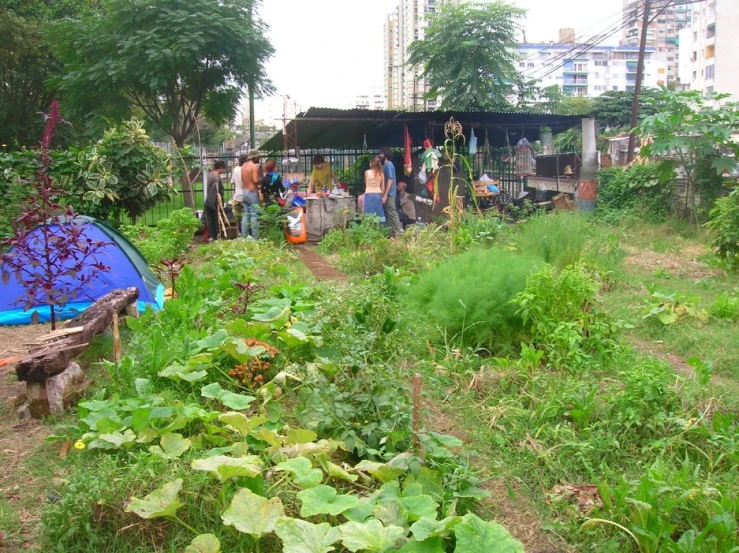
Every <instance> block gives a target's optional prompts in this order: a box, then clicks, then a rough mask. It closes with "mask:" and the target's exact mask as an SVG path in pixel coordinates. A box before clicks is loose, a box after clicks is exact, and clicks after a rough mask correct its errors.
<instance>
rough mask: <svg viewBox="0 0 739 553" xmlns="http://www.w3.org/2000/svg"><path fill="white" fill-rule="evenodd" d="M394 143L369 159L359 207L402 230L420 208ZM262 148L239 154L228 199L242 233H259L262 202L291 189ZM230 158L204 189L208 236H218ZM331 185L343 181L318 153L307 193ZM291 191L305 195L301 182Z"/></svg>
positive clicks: (395, 230) (266, 203)
mask: <svg viewBox="0 0 739 553" xmlns="http://www.w3.org/2000/svg"><path fill="white" fill-rule="evenodd" d="M392 155H393V154H392V149H390V148H382V150H381V151H380V153H379V154H378V155H377V156H376V157H374V158H372V159H371V160H370V168H369V169H368V170H367V171H365V174H364V184H365V191H364V194H362V195H361V196H359V198H358V207H359V211H360V212H362V213H371V214H374V215H376V216H377V217H379V219H380V221H382V222H384V223H385V224H386V225H387V226H388V227H389V228H390V232H391V234H392V236H396V235H397V234H399V233H401V232H403V230H404V228H405V227H407V226H408V225H412V224H413V223H415V222H416V208H415V205H414V202H413V199H412V197H411V195H410V194H408V192H407V185H406V183H404V182H398V181H397V176H396V172H395V165H394V164H393V162H392ZM262 157H263V155H262V152H260V151H259V150H250V151H249V153H248V154H246V155H242V156H241V157H239V165H238V167H235V168H234V170H233V173H232V174H231V183H232V184H233V185H234V195H233V197H232V198H231V200H230V201H229V204H230V205H231V206H232V208H233V214H234V217H235V218H236V220H237V221H239V219H240V220H241V225H240V228H238V232H239V234H240V235H241V236H242V237H243V238H253V239H255V240H256V239H257V238H259V216H260V214H261V211H262V207H267V206H270V205H274V204H277V203H279V202H280V199H281V197H282V196H283V194H284V192H285V191H286V189H285V185H284V183H283V181H282V177H281V176H280V174H279V173H278V172H277V163H276V162H275V161H274V160H269V161H267V162H266V163H265V164H264V166H262ZM226 167H227V166H226V162H225V161H222V160H218V161H216V162H215V163H214V164H213V170H212V171H211V172H210V174H209V176H208V185H207V187H206V191H205V202H204V204H205V205H204V209H203V214H204V216H205V221H206V225H207V227H208V241H209V242H212V241H213V240H216V239H217V238H218V234H219V231H218V229H219V223H218V213H219V210H220V209H222V208H223V207H224V206H223V205H222V204H221V205H219V198H220V199H221V200H220V201H222V198H223V194H224V190H223V181H222V178H221V175H223V173H224V172H225V171H226ZM329 186H337V187H338V186H339V180H338V178H337V177H336V175H335V174H334V172H333V170H332V168H331V163H330V162H328V161H326V159H325V158H324V156H322V155H320V154H319V155H316V156H314V157H313V170H312V171H311V174H310V178H309V181H308V195H309V196H310V195H313V194H315V193H316V192H317V191H327V190H328V188H329ZM291 188H293V190H292V194H293V195H295V196H302V195H303V194H301V193H300V192H298V190H297V183H294V184H292V185H291Z"/></svg>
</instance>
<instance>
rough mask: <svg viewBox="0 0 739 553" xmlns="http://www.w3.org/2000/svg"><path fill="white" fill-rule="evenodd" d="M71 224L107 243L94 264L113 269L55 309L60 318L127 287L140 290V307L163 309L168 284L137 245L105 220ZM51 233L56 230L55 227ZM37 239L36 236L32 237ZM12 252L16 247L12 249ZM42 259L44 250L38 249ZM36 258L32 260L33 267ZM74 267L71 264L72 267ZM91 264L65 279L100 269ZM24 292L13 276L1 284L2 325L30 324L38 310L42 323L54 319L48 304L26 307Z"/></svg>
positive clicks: (39, 244) (78, 220) (87, 219)
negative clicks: (51, 316)
mask: <svg viewBox="0 0 739 553" xmlns="http://www.w3.org/2000/svg"><path fill="white" fill-rule="evenodd" d="M67 224H78V225H82V226H83V232H84V235H85V236H86V237H87V238H90V239H91V240H96V241H97V240H99V241H102V242H105V243H106V246H105V247H104V248H102V249H101V250H100V251H99V252H98V253H97V254H96V255H95V256H94V259H90V260H89V263H90V264H92V263H94V262H96V261H99V262H101V263H102V264H104V265H105V266H107V267H109V269H110V270H109V271H105V272H101V273H100V274H99V275H97V278H95V279H93V280H92V281H91V282H90V287H89V289H86V290H84V291H83V292H82V293H80V294H79V295H78V297H77V298H72V299H70V301H69V303H67V304H66V306H64V307H63V308H59V307H57V308H55V311H56V317H57V319H59V320H62V319H71V318H73V317H75V316H77V315H78V314H79V313H81V312H82V311H84V310H85V309H87V308H88V307H90V306H91V305H92V304H93V303H94V302H95V301H96V300H98V299H100V298H102V297H103V296H105V295H107V294H110V293H111V292H113V291H115V290H119V289H125V288H137V289H138V307H139V310H140V311H143V310H144V309H146V308H147V307H148V308H154V309H159V308H162V307H163V306H164V285H163V284H162V283H161V282H159V279H157V277H156V276H155V275H154V273H152V271H151V269H150V268H149V265H148V264H147V262H146V259H144V256H143V255H141V252H139V251H138V250H137V249H136V247H135V246H134V245H133V244H131V242H129V241H128V240H127V239H126V238H125V237H124V236H123V235H121V234H120V233H119V232H118V231H116V230H115V229H114V228H112V227H110V226H108V225H106V224H105V223H103V222H102V221H98V220H96V219H92V218H91V217H84V216H78V217H76V218H75V219H74V221H71V222H70V223H67ZM40 232H41V227H38V228H36V229H34V231H33V233H40ZM51 232H52V233H53V232H54V226H52V229H51ZM31 239H33V236H31ZM41 247H42V241H41V240H38V241H37V248H39V249H40V248H41ZM11 252H12V250H11ZM37 254H38V257H39V258H41V257H42V254H43V252H41V251H38V252H37ZM33 261H34V260H31V259H29V260H28V264H29V266H31V265H32V263H33ZM70 269H71V267H70ZM96 270H97V269H95V268H94V267H92V266H91V265H90V266H88V267H85V268H83V270H82V271H81V272H80V273H78V274H77V275H70V276H67V277H65V278H68V279H70V280H74V279H76V278H80V277H81V276H82V275H83V274H85V272H86V271H96ZM23 295H24V290H23V287H22V286H21V284H20V283H19V282H17V281H16V279H15V278H13V277H12V276H11V278H10V280H9V281H8V283H7V284H1V283H0V325H22V324H30V323H31V318H32V315H33V313H34V312H37V313H38V316H39V321H40V322H48V321H49V320H50V311H49V309H48V307H47V306H46V305H45V304H44V303H43V302H42V301H40V300H38V301H36V302H34V303H33V305H31V306H30V308H29V309H23V307H24V306H23V305H22V304H20V303H18V299H19V298H21V297H22V296H23Z"/></svg>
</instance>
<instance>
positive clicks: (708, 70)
mask: <svg viewBox="0 0 739 553" xmlns="http://www.w3.org/2000/svg"><path fill="white" fill-rule="evenodd" d="M713 68H714V66H713V65H706V79H707V80H708V79H713Z"/></svg>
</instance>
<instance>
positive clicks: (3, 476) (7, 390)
mask: <svg viewBox="0 0 739 553" xmlns="http://www.w3.org/2000/svg"><path fill="white" fill-rule="evenodd" d="M49 332H50V326H49V325H30V326H18V327H0V357H3V358H4V357H11V356H14V355H19V354H23V353H26V352H27V351H28V347H27V345H26V344H27V343H28V342H32V341H33V340H34V339H36V338H37V337H39V336H42V335H44V334H48V333H49ZM25 388H26V387H25V385H24V384H23V383H22V382H18V381H17V380H16V378H15V365H9V366H6V367H2V368H0V467H2V470H0V507H2V508H1V509H0V515H2V518H0V551H9V552H10V551H25V550H30V549H32V548H33V543H34V535H35V533H36V532H37V531H38V527H39V522H40V513H41V508H42V507H43V505H44V503H45V501H46V496H45V493H44V489H45V483H44V482H39V481H38V479H37V478H35V477H34V476H33V474H32V473H31V471H30V470H29V468H28V466H27V464H28V461H29V459H31V458H33V457H36V456H37V454H38V453H39V449H40V448H45V449H48V448H50V445H49V444H46V443H45V442H44V439H45V438H46V437H47V436H49V435H50V434H51V430H52V429H51V427H50V426H48V425H47V424H45V423H44V422H43V421H37V420H19V419H18V418H17V416H16V408H17V406H18V405H19V402H20V401H21V400H20V399H18V398H19V396H23V395H24V394H25ZM3 534H5V538H4V542H5V549H3V546H2V543H3V538H2V535H3Z"/></svg>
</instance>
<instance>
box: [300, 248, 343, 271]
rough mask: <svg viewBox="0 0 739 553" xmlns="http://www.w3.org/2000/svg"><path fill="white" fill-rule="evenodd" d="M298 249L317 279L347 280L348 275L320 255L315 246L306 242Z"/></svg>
mask: <svg viewBox="0 0 739 553" xmlns="http://www.w3.org/2000/svg"><path fill="white" fill-rule="evenodd" d="M296 250H297V252H298V254H299V255H300V258H301V259H302V260H303V263H305V266H306V267H308V269H309V270H310V272H311V273H313V276H315V277H316V280H346V275H345V274H344V273H342V272H341V271H339V270H338V269H337V268H336V267H334V266H333V265H331V264H330V263H329V262H328V261H326V260H325V259H324V258H323V257H321V256H320V255H318V253H316V251H315V249H314V248H313V246H309V245H307V244H304V245H301V246H298V247H297V248H296Z"/></svg>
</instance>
